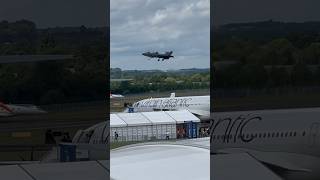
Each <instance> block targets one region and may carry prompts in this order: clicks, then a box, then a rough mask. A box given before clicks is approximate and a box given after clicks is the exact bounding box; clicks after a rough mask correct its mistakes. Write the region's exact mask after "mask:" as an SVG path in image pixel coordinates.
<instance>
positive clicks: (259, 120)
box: [73, 108, 320, 180]
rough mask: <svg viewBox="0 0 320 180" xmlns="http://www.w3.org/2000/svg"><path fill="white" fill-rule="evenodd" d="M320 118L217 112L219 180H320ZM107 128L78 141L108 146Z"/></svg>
mask: <svg viewBox="0 0 320 180" xmlns="http://www.w3.org/2000/svg"><path fill="white" fill-rule="evenodd" d="M319 117H320V108H302V109H280V110H261V111H238V112H217V113H214V116H213V119H212V120H211V124H210V134H211V138H210V145H211V147H210V152H211V160H212V166H211V168H212V170H213V171H212V175H213V177H214V179H289V180H296V179H308V180H313V179H314V180H316V179H320V119H319ZM106 127H108V126H107V124H106V122H105V123H100V124H97V125H95V126H92V127H91V128H88V129H87V130H84V131H82V132H81V133H82V134H85V133H90V134H91V137H92V138H91V139H90V140H88V139H87V136H85V135H82V136H79V135H80V134H79V133H78V134H77V135H76V136H75V138H74V140H73V142H74V143H78V142H87V143H89V144H91V145H92V146H95V144H97V143H98V144H99V143H106V144H107V143H108V137H109V131H107V130H106ZM208 141H209V139H208ZM132 156H134V154H133V155H132ZM167 158H169V157H167ZM208 158H209V156H208ZM186 159H188V156H186ZM172 163H176V162H172ZM162 172H163V169H162ZM261 174H262V175H263V176H261Z"/></svg>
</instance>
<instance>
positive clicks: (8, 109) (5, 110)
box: [0, 102, 46, 117]
mask: <svg viewBox="0 0 320 180" xmlns="http://www.w3.org/2000/svg"><path fill="white" fill-rule="evenodd" d="M42 113H46V111H44V110H41V109H39V108H38V107H37V106H34V105H27V104H4V103H2V102H0V117H1V116H2V117H3V116H16V115H28V114H42Z"/></svg>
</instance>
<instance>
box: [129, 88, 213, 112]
mask: <svg viewBox="0 0 320 180" xmlns="http://www.w3.org/2000/svg"><path fill="white" fill-rule="evenodd" d="M132 108H133V112H148V111H175V110H181V109H187V110H189V111H190V112H191V113H193V114H195V115H198V116H203V117H209V115H210V96H185V97H176V96H175V93H171V96H170V97H169V98H150V99H144V100H141V101H138V102H136V103H134V104H133V105H132Z"/></svg>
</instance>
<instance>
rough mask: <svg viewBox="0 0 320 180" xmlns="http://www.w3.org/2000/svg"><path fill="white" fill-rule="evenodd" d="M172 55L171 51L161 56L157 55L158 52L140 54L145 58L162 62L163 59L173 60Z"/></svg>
mask: <svg viewBox="0 0 320 180" xmlns="http://www.w3.org/2000/svg"><path fill="white" fill-rule="evenodd" d="M172 53H173V52H172V51H168V52H165V53H163V54H161V53H158V52H145V53H142V55H144V56H147V57H149V58H150V59H151V58H158V61H160V59H162V61H164V60H165V59H170V58H173V57H174V56H172Z"/></svg>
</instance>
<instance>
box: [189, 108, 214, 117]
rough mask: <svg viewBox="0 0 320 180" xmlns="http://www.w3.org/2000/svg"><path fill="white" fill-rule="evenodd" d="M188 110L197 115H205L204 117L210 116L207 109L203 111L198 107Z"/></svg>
mask: <svg viewBox="0 0 320 180" xmlns="http://www.w3.org/2000/svg"><path fill="white" fill-rule="evenodd" d="M188 111H190V112H191V113H192V114H194V115H198V116H205V117H209V116H210V112H209V111H204V110H199V109H188Z"/></svg>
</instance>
